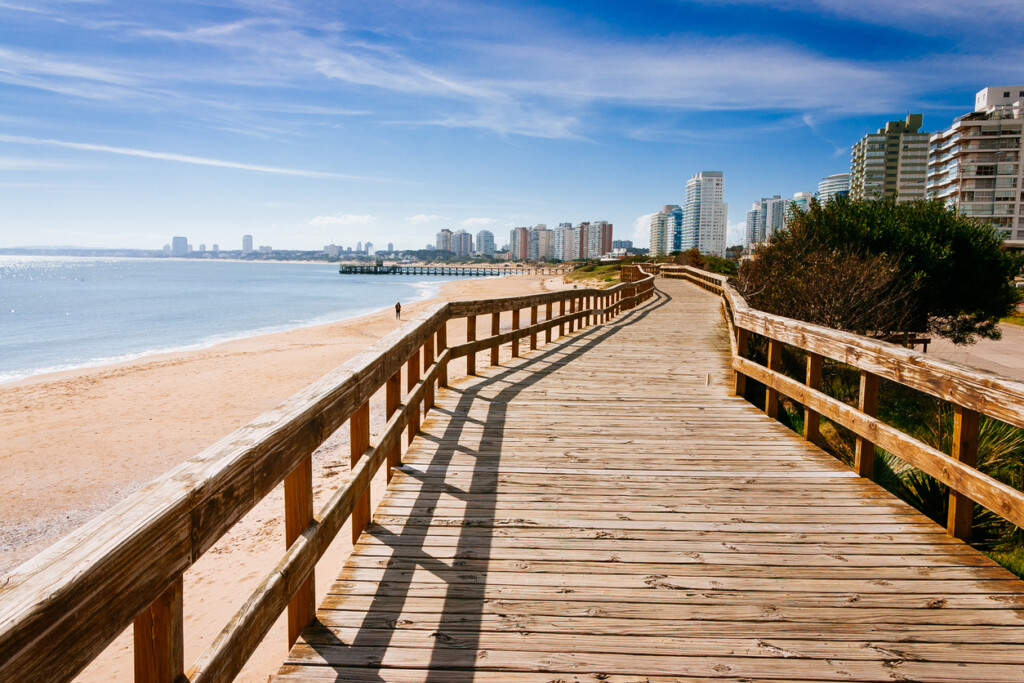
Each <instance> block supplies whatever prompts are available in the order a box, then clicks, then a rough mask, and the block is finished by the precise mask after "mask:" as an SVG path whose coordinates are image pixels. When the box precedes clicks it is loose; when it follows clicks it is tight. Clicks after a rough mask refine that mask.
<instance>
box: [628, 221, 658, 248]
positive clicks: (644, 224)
mask: <svg viewBox="0 0 1024 683" xmlns="http://www.w3.org/2000/svg"><path fill="white" fill-rule="evenodd" d="M653 216H654V213H645V214H644V215H642V216H637V217H636V218H634V219H633V233H632V235H633V236H632V238H631V239H632V240H633V246H634V247H637V248H640V249H642V248H644V247H647V246H649V245H650V243H651V218H652V217H653Z"/></svg>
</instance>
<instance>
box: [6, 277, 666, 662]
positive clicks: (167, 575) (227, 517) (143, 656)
mask: <svg viewBox="0 0 1024 683" xmlns="http://www.w3.org/2000/svg"><path fill="white" fill-rule="evenodd" d="M653 294H654V278H653V277H650V276H648V277H646V278H644V279H643V280H640V281H638V282H633V283H622V284H619V285H616V286H614V287H610V288H608V289H603V290H600V289H578V290H563V291H558V292H550V293H545V294H537V295H528V296H519V297H505V298H498V299H484V300H478V301H462V302H451V303H439V304H435V305H433V306H431V307H430V308H428V309H427V310H425V311H424V312H423V313H421V314H420V315H419V316H417V318H416V319H415V320H413V321H411V322H409V323H406V324H405V325H403V326H402V327H401V328H399V329H398V330H396V331H395V332H393V333H391V334H390V335H388V336H386V337H384V338H383V339H381V340H380V341H379V342H377V343H376V344H374V345H373V346H371V347H370V349H369V350H367V351H366V352H364V353H361V354H359V355H357V356H355V357H354V358H352V359H350V360H349V361H347V362H346V363H344V364H342V365H341V366H339V367H338V368H336V369H335V370H333V371H331V372H330V373H328V374H327V375H325V376H324V377H322V378H321V379H319V380H318V381H317V382H315V383H314V384H312V385H310V386H309V387H306V388H305V389H303V390H302V391H300V392H299V393H297V394H295V395H294V396H292V397H291V398H289V399H288V400H286V401H285V402H284V403H282V404H281V405H279V406H277V407H276V408H273V409H272V410H270V411H268V412H266V413H264V414H263V415H261V416H259V417H258V418H256V419H255V420H253V421H252V422H250V423H249V424H247V425H245V426H244V427H241V428H240V429H238V430H236V431H235V432H233V433H232V434H230V435H228V436H227V437H225V438H224V439H222V440H220V441H219V442H217V443H215V444H213V445H212V446H210V447H209V448H207V449H206V450H204V451H202V452H201V453H199V454H198V455H196V456H194V457H193V458H191V459H189V460H187V461H185V462H184V463H182V464H181V465H179V466H177V467H175V468H174V469H172V470H171V471H169V472H167V473H166V474H165V475H163V476H161V477H159V478H158V479H156V480H155V481H153V482H152V483H150V484H149V485H147V486H145V487H144V488H143V489H141V490H140V491H138V492H136V493H135V494H133V495H131V496H130V497H128V498H127V499H125V500H124V501H122V502H121V503H119V504H117V505H116V506H114V507H113V508H111V509H110V510H108V511H107V512H105V513H103V514H101V515H99V516H98V517H96V518H95V519H93V520H92V521H90V522H88V523H87V524H85V525H84V526H83V527H81V528H80V529H78V530H76V531H74V532H72V533H71V534H69V535H68V536H66V537H64V538H63V539H61V540H59V541H58V542H57V543H55V544H54V545H53V546H51V547H50V548H48V549H47V550H44V551H43V552H42V553H40V554H39V555H37V556H36V557H34V558H33V559H31V560H29V561H28V562H26V563H25V564H23V565H21V566H20V567H18V568H17V569H15V570H14V571H13V572H12V573H11V574H10V575H9V577H8V578H7V581H6V583H5V584H4V585H3V586H2V587H0V680H12V681H13V680H17V681H67V680H70V679H71V678H73V677H74V676H75V675H76V674H77V673H78V672H79V671H81V670H82V669H83V668H84V667H85V666H86V665H87V664H88V663H89V662H91V661H92V660H93V659H94V658H95V657H96V656H97V655H98V654H99V653H100V652H102V651H103V649H104V648H105V647H106V646H107V645H108V644H109V643H110V642H111V641H112V640H113V639H114V638H115V637H117V635H118V634H120V633H121V632H122V631H123V630H124V629H125V628H126V627H127V626H128V625H130V624H132V623H133V621H134V623H135V679H136V680H137V681H183V680H188V681H193V682H196V681H228V680H231V679H232V678H233V677H234V676H235V675H236V674H237V673H238V671H239V670H240V669H241V668H242V666H243V665H244V663H245V661H246V660H247V659H248V658H249V656H250V655H251V654H252V652H253V651H254V650H255V648H256V646H257V645H258V644H259V643H260V642H261V641H262V639H263V638H264V637H265V635H266V633H267V632H268V631H269V629H270V627H271V626H272V624H273V623H274V622H275V621H276V619H277V618H278V617H279V616H280V615H281V614H282V613H283V612H284V611H285V608H286V607H287V610H288V613H289V643H293V642H294V641H295V639H296V638H297V637H298V633H299V632H300V631H301V629H302V628H303V627H304V626H306V625H308V624H309V623H310V622H311V621H312V619H313V616H314V608H315V606H314V605H313V604H312V601H313V591H312V582H313V575H314V567H315V566H316V563H317V561H318V560H319V559H320V557H321V556H322V555H323V553H324V552H325V550H326V548H327V546H328V545H329V544H330V542H331V540H333V538H334V537H335V536H336V535H337V533H338V531H339V530H340V529H341V528H342V526H343V525H344V523H345V522H346V520H348V519H349V518H350V517H351V518H352V522H353V523H352V527H353V537H354V538H355V537H357V536H358V534H359V533H360V532H361V531H362V529H363V527H364V526H365V525H366V523H368V521H369V517H370V510H369V487H370V482H371V480H372V479H373V477H374V474H375V473H376V472H377V471H378V469H379V468H380V466H381V464H383V463H384V462H385V461H386V462H387V463H388V467H389V468H390V467H396V466H398V465H399V464H400V455H399V454H400V447H401V446H400V444H401V436H402V432H403V431H405V430H408V431H409V433H410V438H411V435H413V434H414V433H415V432H416V431H418V429H419V421H420V411H421V408H422V410H423V411H424V412H425V411H427V410H429V409H430V408H431V407H433V395H434V391H435V388H439V387H445V386H447V385H448V367H449V362H450V361H451V360H454V359H455V358H459V357H463V356H466V357H467V370H468V372H469V374H475V372H476V352H478V351H482V350H487V349H490V350H491V354H492V355H491V362H492V364H497V362H498V353H497V349H498V347H499V346H500V345H503V344H506V343H511V345H512V355H513V356H514V357H515V356H518V355H519V342H520V340H522V339H524V338H529V340H530V341H529V343H530V348H531V349H535V348H537V346H538V335H539V333H541V332H544V333H545V341H546V342H550V341H552V340H553V334H554V328H556V327H558V328H559V332H558V334H559V336H561V334H563V333H564V331H565V328H568V331H569V332H570V333H571V332H572V331H574V330H575V329H581V328H582V327H584V326H586V325H590V324H600V323H603V322H607V321H609V320H611V319H612V318H614V317H615V316H616V315H618V314H619V313H620V312H622V311H624V310H628V309H630V308H633V307H634V306H636V305H638V304H639V303H642V302H643V301H646V300H647V299H649V298H651V297H652V296H653ZM556 303H557V304H559V306H560V309H559V313H558V314H557V315H555V314H554V313H553V306H554V304H556ZM540 306H544V307H545V308H546V311H545V313H546V315H545V319H544V320H543V321H541V322H538V309H539V307H540ZM567 306H568V311H566V307H567ZM523 309H529V312H530V324H529V325H528V326H525V327H521V326H520V324H519V321H520V312H521V311H522V310H523ZM506 311H511V312H512V328H513V329H512V330H511V331H510V332H505V333H499V324H498V322H499V316H500V314H501V313H502V312H506ZM487 313H490V314H491V315H492V335H491V336H489V337H487V338H484V339H480V340H476V339H475V336H476V316H477V315H482V314H487ZM458 318H465V319H466V321H467V342H466V343H465V344H460V345H456V346H449V344H448V342H447V331H448V328H447V323H448V322H449V321H450V320H453V319H458ZM435 351H436V355H435ZM421 358H422V360H423V366H424V367H423V368H422V370H423V372H422V374H421V373H420V360H421ZM403 365H404V366H406V368H407V371H406V375H407V379H408V382H409V385H410V386H409V387H408V389H407V393H406V394H405V396H404V399H403V397H402V396H401V384H400V378H401V372H402V367H403ZM381 389H386V393H387V396H386V402H387V418H388V421H387V424H386V427H385V430H384V432H383V434H382V435H381V436H380V438H379V440H378V442H377V444H376V445H375V446H371V445H370V435H369V401H370V400H371V398H372V397H374V396H375V395H376V394H377V393H378V391H379V390H381ZM403 400H404V403H403V402H402V401H403ZM345 422H348V423H349V425H350V429H351V430H352V438H351V443H352V450H353V459H352V472H351V477H350V479H349V481H348V482H346V483H345V484H344V485H343V486H342V487H341V488H340V489H338V490H337V491H335V493H334V494H333V495H332V496H331V497H330V499H329V500H328V501H327V502H326V503H325V504H324V505H323V507H322V508H321V510H320V512H319V514H317V515H316V516H314V515H313V509H312V484H313V482H312V468H311V459H310V458H311V454H312V452H313V451H314V450H315V449H316V448H317V447H318V446H319V445H320V444H321V443H323V442H324V441H325V440H326V439H327V438H328V437H329V436H330V435H331V434H332V433H334V432H335V431H336V430H337V429H339V428H340V427H342V426H343V425H344V424H345ZM388 479H389V480H390V470H389V477H388ZM281 482H284V483H285V511H286V514H285V527H286V543H287V545H288V547H287V549H286V552H285V553H284V555H283V557H282V558H281V560H280V561H279V563H278V565H277V566H276V567H275V569H274V570H273V571H272V572H271V573H270V574H269V575H268V576H267V577H266V578H265V579H264V581H263V582H262V583H261V584H260V585H259V586H258V587H257V588H256V590H255V591H254V592H253V593H252V594H251V596H250V597H249V599H248V600H247V601H246V602H245V604H244V605H243V606H242V608H241V609H240V610H239V611H238V612H237V613H236V615H235V616H234V617H233V618H232V620H231V621H230V622H229V623H228V625H227V626H225V628H224V629H223V631H222V632H221V633H220V635H219V636H217V638H216V639H215V640H214V642H213V643H212V644H211V645H210V646H209V648H208V649H207V650H206V652H204V653H203V654H202V655H201V656H200V658H199V660H197V662H196V663H195V664H194V665H193V667H192V668H191V669H190V670H189V672H188V673H187V674H186V673H185V671H184V655H183V630H182V628H183V626H182V624H183V600H182V590H181V587H182V575H183V573H184V572H185V570H186V569H187V568H188V567H189V566H191V565H192V564H193V563H194V562H196V560H198V559H199V557H200V556H202V555H203V553H205V552H206V551H207V550H208V549H209V548H210V547H211V546H213V544H214V543H216V542H217V540H218V539H220V538H221V537H222V536H223V535H224V534H225V533H226V532H227V531H228V530H229V529H230V528H231V527H232V525H233V524H234V523H235V522H237V521H238V520H239V519H241V518H242V517H243V516H244V515H245V514H246V513H247V512H248V511H249V510H251V509H252V508H253V507H254V506H255V505H256V504H257V503H259V502H260V501H261V500H262V499H263V498H264V497H265V496H266V495H267V494H269V493H270V492H271V491H272V490H274V489H275V487H276V486H277V485H278V484H280V483H281Z"/></svg>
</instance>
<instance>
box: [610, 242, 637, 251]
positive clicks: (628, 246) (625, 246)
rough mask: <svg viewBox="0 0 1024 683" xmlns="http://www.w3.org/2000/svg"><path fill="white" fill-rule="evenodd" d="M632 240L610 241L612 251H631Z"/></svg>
mask: <svg viewBox="0 0 1024 683" xmlns="http://www.w3.org/2000/svg"><path fill="white" fill-rule="evenodd" d="M632 248H633V240H612V249H632Z"/></svg>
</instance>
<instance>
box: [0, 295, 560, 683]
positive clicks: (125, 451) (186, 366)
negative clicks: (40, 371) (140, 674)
mask: <svg viewBox="0 0 1024 683" xmlns="http://www.w3.org/2000/svg"><path fill="white" fill-rule="evenodd" d="M565 287H570V288H571V285H566V284H564V283H562V281H561V276H540V275H521V276H510V277H501V278H470V279H463V280H454V281H449V282H446V283H444V284H443V285H442V287H441V291H440V292H439V294H438V296H436V297H432V298H429V299H424V300H421V301H418V302H416V303H410V304H409V305H407V306H406V305H403V308H402V314H403V315H402V317H403V320H402V321H396V320H395V318H394V312H393V311H392V310H389V309H385V310H382V311H377V312H375V313H372V314H369V315H364V316H360V317H358V318H352V319H348V320H345V321H341V322H336V323H328V324H324V325H318V326H314V327H305V328H299V329H292V330H289V331H286V332H276V333H273V334H267V335H260V336H255V337H247V338H244V339H240V340H235V341H231V342H226V343H222V344H217V345H215V346H212V347H210V348H207V349H203V350H197V351H185V352H175V353H168V354H161V355H158V356H147V357H145V358H142V359H137V360H134V361H129V362H125V363H117V364H112V365H105V366H101V367H96V368H84V369H79V370H70V371H63V372H59V373H52V374H49V375H37V376H34V377H30V378H26V379H24V380H19V381H18V382H14V383H7V384H4V385H0V431H2V433H4V435H5V440H4V444H3V449H2V450H0V491H2V492H3V496H2V497H0V515H2V518H3V519H4V522H5V523H4V524H3V525H2V526H0V577H3V576H4V575H6V574H7V572H8V571H10V570H11V569H13V568H14V567H15V566H17V565H20V564H21V563H23V562H25V561H27V560H29V559H30V558H31V557H32V556H34V555H35V554H36V553H38V552H39V551H41V550H43V549H44V548H46V547H47V546H49V545H51V544H52V543H53V542H55V541H57V540H58V539H60V538H61V537H63V536H65V535H66V534H67V533H69V532H70V531H72V530H74V529H75V528H77V527H78V526H80V525H82V524H84V523H85V522H87V521H88V520H90V519H92V518H93V517H94V516H96V515H97V514H99V513H102V512H103V511H105V510H106V509H108V508H109V507H110V506H112V505H113V504H115V503H116V502H118V501H119V500H121V499H123V498H124V497H126V496H128V495H130V494H132V493H134V492H135V491H137V490H138V489H139V488H141V487H142V486H144V485H146V484H147V483H149V482H150V481H152V480H153V479H154V478H156V477H157V476H159V475H161V474H163V473H164V472H166V471H168V470H169V469H171V468H173V467H175V466H176V465H178V464H180V463H181V462H183V461H185V460H187V459H188V458H191V457H192V456H194V455H196V454H197V453H199V452H200V451H202V450H203V449H204V448H206V447H207V446H209V445H210V444H212V443H215V442H216V441H218V440H219V439H220V438H222V437H224V436H225V435H227V434H229V433H230V432H232V431H234V430H235V429H237V428H238V427H240V426H242V425H244V424H246V423H247V422H249V421H251V420H252V419H254V418H256V417H257V416H259V415H260V414H262V413H264V412H265V411H267V410H269V409H271V408H273V407H274V406H276V405H278V404H279V403H281V402H282V401H283V400H285V399H287V398H288V397H290V396H292V395H293V394H294V393H296V392H297V391H299V390H301V389H302V388H304V387H306V386H308V385H309V384H310V383H312V382H314V381H316V380H317V379H319V378H320V377H321V376H323V375H324V374H325V373H327V372H329V371H330V370H332V369H334V368H335V367H337V366H338V365H340V364H341V363H344V362H345V361H346V360H348V359H349V358H352V357H353V356H355V355H357V354H359V353H361V352H363V351H365V350H366V348H367V347H368V346H369V345H370V344H372V343H373V342H375V341H377V340H378V339H379V338H381V337H383V336H384V335H385V334H387V333H389V332H391V331H392V330H394V329H395V328H396V327H397V326H399V325H402V324H405V323H407V322H408V321H409V320H410V319H412V318H413V317H415V316H416V315H417V314H418V313H419V312H420V311H421V310H423V309H425V308H426V307H428V306H430V305H432V304H433V303H435V302H437V301H445V300H449V301H450V300H453V299H476V298H492V297H502V296H514V295H519V294H527V293H531V292H540V291H549V290H551V289H562V288H565ZM451 332H452V333H454V339H452V342H453V343H456V342H457V341H459V340H460V339H461V338H460V336H459V335H460V334H464V330H463V329H461V328H457V327H453V328H452V330H451ZM458 372H459V370H458V369H456V370H455V374H456V375H457V374H458ZM384 424H385V418H384V406H383V401H377V402H375V403H374V404H371V431H372V432H373V433H379V432H380V430H381V429H382V428H383V425H384ZM348 451H349V447H348V430H347V429H345V428H342V429H340V430H338V431H337V432H336V433H335V434H333V435H331V436H330V437H329V438H328V440H327V441H326V442H325V443H324V444H323V445H322V446H320V448H318V449H317V450H316V451H315V452H314V454H313V470H314V509H319V507H320V505H322V503H323V501H325V500H326V499H327V498H328V497H329V496H330V495H331V494H332V493H333V491H334V490H335V489H336V488H337V487H338V486H339V485H341V484H342V483H343V482H344V481H345V479H346V474H347V471H348V468H349V465H348V462H349V453H348ZM384 474H385V473H384V470H383V469H382V470H381V471H380V472H379V473H378V479H379V480H380V481H377V480H375V481H374V484H373V500H374V501H376V500H379V498H380V496H381V495H383V492H384V482H383V477H384ZM283 513H284V504H283V494H282V486H278V487H277V489H276V490H275V491H274V492H272V493H271V494H270V495H268V496H267V497H266V498H265V499H264V500H263V501H261V502H260V503H259V504H258V505H257V506H256V507H255V508H254V509H253V510H252V511H250V512H249V514H247V515H246V516H245V517H244V518H243V519H242V520H240V521H239V522H238V523H237V524H236V525H235V526H234V527H233V528H232V529H231V530H230V531H229V532H228V534H227V535H225V536H224V537H223V538H222V539H220V540H219V541H218V542H217V543H216V544H215V545H214V547H213V548H211V549H210V550H209V551H207V553H206V554H204V555H203V556H202V557H201V558H200V559H199V560H198V561H197V562H196V563H195V564H194V565H193V566H192V567H190V568H189V569H188V570H187V571H186V573H185V622H186V623H185V659H186V663H190V662H192V661H194V660H195V659H196V658H197V657H198V656H199V654H201V652H202V651H203V650H204V649H205V648H206V646H207V645H209V643H210V641H212V639H213V638H215V637H216V635H217V634H218V633H219V632H220V630H221V629H222V628H223V627H224V625H225V624H226V623H227V622H228V621H229V620H230V618H231V617H232V616H233V615H234V613H235V611H236V610H237V609H238V608H239V607H240V606H241V605H242V604H243V602H244V601H245V599H246V598H247V597H248V595H249V592H250V591H251V590H252V589H253V588H254V587H255V586H256V585H258V583H259V582H260V581H261V580H262V579H263V577H264V576H265V575H266V574H267V573H268V572H269V571H270V570H271V569H272V568H273V567H274V566H275V565H276V563H277V562H278V560H279V559H280V557H281V554H282V551H283V549H284V524H283ZM350 550H351V543H350V540H349V532H348V530H347V529H344V530H342V531H341V532H340V533H339V535H338V538H337V539H336V540H335V542H334V543H333V544H332V545H331V547H330V549H329V550H328V551H327V554H326V555H325V556H324V558H323V560H322V561H321V564H322V566H323V569H322V570H320V571H318V574H317V577H318V578H317V582H316V595H317V603H318V604H319V602H320V600H322V599H323V596H324V595H325V594H326V591H327V590H328V588H329V587H330V582H331V580H332V579H333V574H334V573H335V572H336V571H337V567H338V566H339V565H340V563H341V562H343V561H344V559H345V557H347V555H348V553H349V552H350ZM321 577H322V578H321ZM2 580H3V579H2V578H0V582H2ZM228 587H231V588H230V590H228ZM286 621H287V618H286V617H285V616H282V618H281V619H279V620H278V622H277V623H276V624H275V626H274V627H273V629H272V630H271V632H270V633H269V634H268V636H267V638H266V639H265V640H264V642H263V643H262V644H261V645H260V647H259V648H258V649H257V651H256V653H255V654H254V655H253V657H252V659H251V660H250V661H249V663H248V664H247V665H246V666H245V668H244V669H243V671H242V673H241V675H240V676H239V677H238V678H237V679H236V680H238V681H253V682H255V681H259V682H260V683H262V682H263V681H266V680H267V679H268V676H270V675H272V674H274V673H276V671H277V668H278V667H279V666H280V662H281V661H282V659H283V657H284V655H285V654H286V653H287V648H286V647H285V640H286V638H285V633H286V630H287V627H286ZM132 662H133V655H132V632H131V628H130V627H129V628H128V629H127V630H126V631H125V632H124V633H123V634H122V635H121V636H119V637H118V638H117V639H116V640H115V641H114V642H113V643H112V644H111V645H110V646H109V647H108V648H107V649H106V650H105V651H104V652H103V654H102V655H100V657H98V658H97V659H96V660H95V661H94V662H93V663H92V664H91V665H89V667H87V668H86V669H85V670H84V671H83V672H82V674H80V675H79V676H78V677H77V678H76V679H75V680H76V681H107V680H112V679H118V680H119V679H120V678H130V675H131V671H132V667H133V663H132Z"/></svg>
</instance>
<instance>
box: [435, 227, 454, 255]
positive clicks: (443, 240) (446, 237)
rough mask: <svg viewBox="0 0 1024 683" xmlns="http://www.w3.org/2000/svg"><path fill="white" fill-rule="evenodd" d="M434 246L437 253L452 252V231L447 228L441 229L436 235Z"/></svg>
mask: <svg viewBox="0 0 1024 683" xmlns="http://www.w3.org/2000/svg"><path fill="white" fill-rule="evenodd" d="M436 246H437V250H438V251H454V249H452V231H451V230H449V229H448V228H441V231H440V232H438V233H437V245H436Z"/></svg>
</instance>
